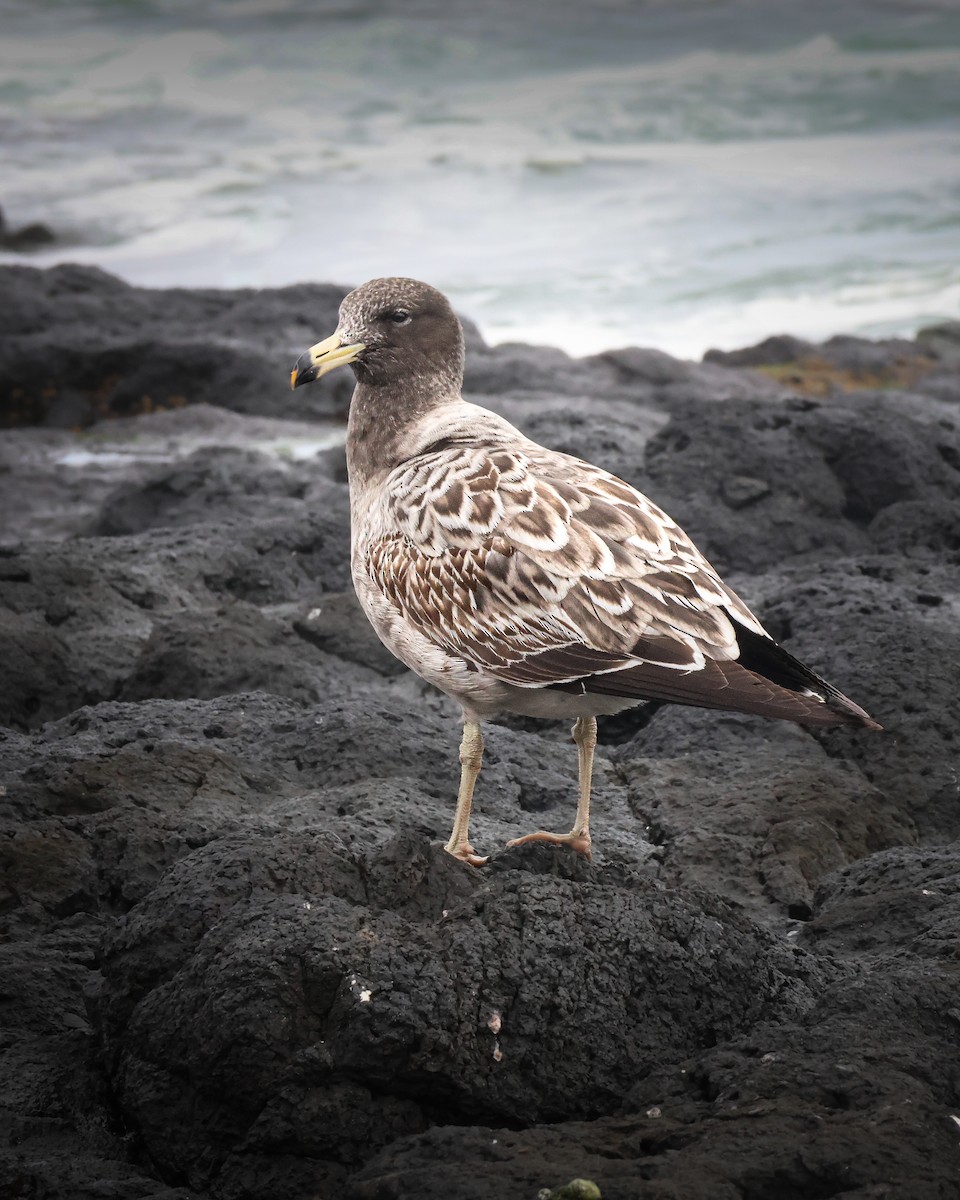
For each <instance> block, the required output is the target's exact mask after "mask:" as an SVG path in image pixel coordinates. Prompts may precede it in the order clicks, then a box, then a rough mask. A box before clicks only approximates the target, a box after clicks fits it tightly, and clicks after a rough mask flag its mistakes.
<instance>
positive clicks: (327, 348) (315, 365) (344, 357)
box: [290, 333, 366, 388]
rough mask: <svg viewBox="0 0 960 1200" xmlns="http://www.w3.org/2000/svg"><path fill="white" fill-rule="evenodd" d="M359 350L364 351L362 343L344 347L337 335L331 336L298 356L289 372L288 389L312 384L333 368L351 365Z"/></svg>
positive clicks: (364, 347)
mask: <svg viewBox="0 0 960 1200" xmlns="http://www.w3.org/2000/svg"><path fill="white" fill-rule="evenodd" d="M361 350H366V346H365V345H364V343H363V342H354V343H353V344H352V345H348V346H345V345H343V344H342V342H341V341H340V334H339V333H334V334H331V336H330V337H328V338H324V340H323V341H322V342H317V344H316V345H315V346H311V347H310V349H309V350H305V351H304V352H303V354H301V355H300V357H299V358H298V359H297V363H296V366H295V367H294V368H293V370H292V371H291V372H290V387H291V388H298V387H300V385H301V384H304V383H313V381H314V380H315V379H319V378H320V376H321V375H326V374H327V372H328V371H332V370H333V369H334V368H335V367H342V366H345V365H346V364H347V363H352V362H353V360H354V359H355V358H356V357H357V355H358V354H359V353H360V352H361Z"/></svg>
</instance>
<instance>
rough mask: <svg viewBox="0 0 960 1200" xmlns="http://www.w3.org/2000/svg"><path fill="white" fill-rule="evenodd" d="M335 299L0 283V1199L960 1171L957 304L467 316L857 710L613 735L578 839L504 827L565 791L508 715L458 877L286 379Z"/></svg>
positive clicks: (326, 474)
mask: <svg viewBox="0 0 960 1200" xmlns="http://www.w3.org/2000/svg"><path fill="white" fill-rule="evenodd" d="M342 290H343V289H339V288H334V287H325V286H317V287H307V286H304V287H299V288H288V289H283V290H281V291H277V292H264V293H253V292H238V293H227V292H212V291H210V292H184V291H173V292H148V291H141V290H139V289H136V288H130V287H128V286H127V285H125V284H123V283H121V282H120V281H119V280H116V279H112V278H111V277H109V276H106V275H104V274H102V273H101V272H97V271H93V270H89V269H86V268H83V269H81V268H76V267H61V268H56V269H54V270H51V271H47V272H41V271H35V270H30V269H28V268H9V269H6V270H4V271H0V295H2V297H3V300H4V311H5V312H8V313H11V314H12V317H11V320H10V322H9V323H8V325H7V327H6V329H5V331H4V341H3V345H2V348H0V399H2V403H3V413H4V422H5V424H6V425H7V426H9V429H8V431H7V433H6V435H5V444H4V446H3V448H2V451H0V501H2V503H0V508H2V511H3V515H4V526H3V531H2V540H0V663H2V664H3V681H2V687H0V722H2V725H0V764H2V778H0V784H2V787H3V794H2V796H0V805H2V808H0V831H2V840H0V868H2V870H0V923H2V929H3V935H4V936H3V945H2V946H0V998H2V999H0V1012H2V1027H3V1034H2V1038H0V1061H2V1077H3V1079H4V1081H5V1084H4V1088H3V1095H2V1096H0V1120H2V1124H3V1130H4V1138H3V1147H2V1149H0V1195H2V1196H4V1197H8V1196H9V1197H11V1198H17V1200H20V1198H22V1200H27V1198H31V1200H32V1198H35V1197H40V1196H43V1197H48V1198H63V1200H74V1198H83V1200H86V1198H90V1200H93V1197H104V1196H111V1197H115V1198H121V1200H134V1198H136V1200H141V1198H145V1197H151V1198H157V1200H159V1198H161V1197H162V1198H163V1200H275V1198H277V1197H283V1198H284V1200H288V1198H289V1200H308V1198H315V1197H323V1198H325V1200H340V1198H346V1200H385V1198H389V1197H394V1198H397V1200H399V1198H400V1197H413V1196H416V1197H418V1198H429V1197H435V1198H437V1200H441V1198H443V1200H452V1198H457V1200H459V1198H461V1197H463V1198H465V1200H487V1198H493V1197H511V1198H512V1197H517V1198H518V1200H522V1198H528V1197H529V1198H530V1200H533V1197H535V1196H536V1195H537V1193H538V1191H539V1190H540V1189H541V1188H548V1189H554V1190H556V1189H560V1188H562V1186H563V1185H565V1184H567V1183H569V1181H571V1180H573V1179H577V1178H581V1179H588V1180H592V1181H593V1182H594V1183H595V1184H596V1185H597V1187H598V1188H599V1189H600V1193H601V1195H602V1197H603V1200H628V1198H629V1200H636V1198H641V1200H727V1198H729V1200H773V1198H777V1200H780V1198H785V1200H807V1198H809V1200H826V1198H828V1197H841V1196H842V1197H845V1198H847V1197H849V1198H851V1200H878V1198H879V1197H891V1198H893V1197H896V1198H897V1200H953V1198H954V1197H956V1196H957V1195H960V1051H958V1049H957V1047H958V1045H960V1012H958V1005H957V999H956V997H957V988H958V957H957V945H958V940H960V899H958V897H960V789H958V782H957V780H958V776H957V746H956V737H957V729H958V727H960V700H958V695H957V687H956V679H957V672H958V666H960V638H958V634H957V629H958V627H960V625H958V617H960V524H958V520H957V515H956V514H957V512H958V511H960V509H958V501H960V441H958V437H960V432H958V431H960V409H958V407H957V405H958V402H960V390H958V389H957V387H956V384H955V380H956V369H957V366H958V364H960V338H958V336H957V331H956V328H955V327H954V326H949V325H948V326H943V327H939V328H938V329H936V330H931V331H927V332H926V333H924V334H923V335H921V337H920V338H918V340H917V341H916V342H908V341H904V340H894V341H891V342H887V343H883V342H877V343H872V342H869V343H868V342H863V341H862V340H858V339H849V338H844V339H832V340H831V342H828V343H826V344H825V345H824V346H822V347H813V346H809V345H807V344H805V343H800V342H798V341H797V340H796V339H792V338H786V337H784V338H779V339H772V340H771V341H770V342H768V343H764V344H763V345H762V346H760V347H754V348H752V349H751V350H749V351H743V352H738V354H737V355H719V354H711V355H710V356H709V359H710V361H708V362H705V363H703V364H695V363H681V362H677V361H675V360H673V359H670V358H669V357H667V356H666V355H663V354H661V353H659V352H657V351H653V350H642V349H636V348H634V349H624V350H620V351H614V352H610V353H607V354H603V355H598V356H595V357H593V358H588V359H582V360H577V359H570V358H568V357H566V356H565V355H564V354H563V353H562V352H560V351H555V350H548V349H544V348H537V347H529V346H515V345H514V346H507V347H488V346H485V345H484V344H483V342H482V339H480V337H479V335H478V334H477V333H476V331H475V330H473V329H470V330H469V331H468V333H469V337H468V386H469V388H470V389H471V391H472V393H473V394H474V395H475V396H476V398H477V399H478V400H480V401H481V402H482V403H486V404H488V405H490V406H492V407H495V408H497V409H498V411H501V412H503V413H505V414H506V415H508V416H509V417H510V418H511V419H512V420H514V421H516V422H517V423H518V424H520V425H521V426H522V427H523V428H524V429H525V430H527V431H528V432H529V433H531V435H532V436H534V437H537V438H538V439H540V440H542V441H545V442H547V443H549V444H551V445H554V446H557V447H559V448H561V449H564V450H568V451H570V452H573V453H579V454H582V455H584V456H586V457H589V458H592V459H594V460H596V461H598V462H601V463H603V464H604V465H606V466H608V467H611V468H612V469H614V470H616V471H617V472H619V473H620V474H622V475H624V476H625V477H626V478H628V479H630V480H631V482H633V483H636V484H639V485H640V486H641V487H643V488H644V489H645V490H647V491H648V492H649V493H650V494H651V495H652V496H653V497H654V498H655V499H656V500H657V501H658V502H660V503H661V504H663V505H664V506H665V507H667V508H668V509H669V510H670V511H671V512H673V513H674V515H675V516H677V518H678V519H680V520H681V521H682V522H683V523H684V524H685V526H686V527H687V528H688V530H689V532H691V534H693V535H694V536H695V538H696V539H697V541H698V542H699V543H700V545H701V546H702V547H703V548H704V549H705V550H707V551H708V552H709V553H710V554H711V555H712V556H713V558H714V560H715V562H716V564H717V565H718V566H719V567H721V568H722V569H723V571H724V572H726V573H727V575H728V577H729V578H730V579H731V582H733V583H734V584H735V586H737V587H738V589H739V590H740V591H741V592H742V593H743V594H744V595H745V596H746V597H747V598H748V599H749V600H750V601H751V602H752V603H753V604H754V605H755V607H756V608H757V609H758V611H759V612H760V613H761V614H762V616H763V617H764V619H765V620H766V622H767V624H768V626H769V627H770V629H771V631H772V632H774V634H775V635H776V636H778V637H779V638H780V639H781V640H783V641H784V642H785V643H786V644H787V645H788V647H789V648H790V649H791V650H793V651H794V652H795V653H797V654H798V655H800V656H801V657H803V658H804V659H805V660H806V661H808V662H810V663H811V665H813V666H814V667H816V668H817V669H819V670H821V671H822V672H823V673H824V674H825V675H826V676H827V677H828V678H830V679H832V680H834V681H835V682H837V683H838V684H839V685H840V686H841V687H843V688H844V690H846V691H848V692H849V694H850V695H852V696H854V697H855V698H856V699H857V700H858V701H859V702H861V703H862V704H863V705H864V706H865V707H866V708H867V709H868V710H869V711H871V712H873V713H874V714H875V715H876V716H877V717H878V719H879V720H881V721H882V722H883V724H884V726H885V727H886V732H885V733H884V734H880V735H873V736H871V735H868V734H857V733H851V732H848V731H836V732H828V733H825V734H820V735H817V737H814V736H812V735H811V734H810V733H808V732H806V731H804V730H802V729H799V728H796V727H793V726H784V725H776V724H768V723H765V722H763V721H760V720H755V719H752V718H746V717H740V716H736V715H730V714H722V713H707V712H699V711H695V710H689V709H687V710H684V709H675V708H670V707H669V706H664V707H661V708H659V709H658V710H655V709H653V708H651V709H649V710H647V709H639V710H635V711H634V712H632V713H630V714H627V715H625V716H621V717H619V718H616V719H611V720H609V721H607V722H605V723H603V725H602V728H601V743H602V744H601V747H600V752H599V755H598V770H597V783H596V799H595V840H596V847H597V854H596V859H595V861H594V862H593V863H592V864H587V863H584V862H582V861H580V860H578V859H576V858H575V857H573V856H571V855H569V854H567V853H564V852H561V851H560V850H556V849H552V848H547V847H544V846H539V847H536V846H535V847H522V848H517V849H515V850H512V851H506V850H499V851H498V847H502V845H503V843H504V842H505V841H506V840H508V839H509V838H510V837H513V836H516V835H518V834H520V833H523V832H528V831H529V830H530V829H532V828H534V827H536V826H540V825H543V826H546V827H555V828H563V827H565V826H566V823H567V822H568V821H569V819H570V816H571V814H572V810H573V806H574V793H575V752H574V748H573V747H572V746H571V744H570V742H569V739H568V736H567V731H566V730H565V729H563V728H561V727H559V726H553V725H549V724H546V723H537V722H532V721H521V720H513V721H504V722H503V723H502V724H499V725H498V726H496V727H493V728H491V729H490V730H489V731H488V736H487V746H488V753H487V759H486V764H485V768H484V771H483V774H482V776H481V780H480V784H479V788H478V795H477V810H476V817H475V826H474V832H475V835H476V837H475V840H476V843H477V845H478V846H479V847H481V848H482V849H483V850H485V851H490V852H491V853H492V858H491V861H490V863H489V865H488V866H487V867H486V868H484V869H483V870H480V871H475V870H471V869H469V868H466V867H464V866H463V865H462V864H459V863H456V862H454V861H453V860H452V859H450V858H449V857H448V856H446V855H445V854H444V853H443V852H442V850H441V849H440V843H441V842H442V841H443V840H444V839H445V838H446V836H447V834H448V831H449V822H450V820H451V816H452V808H453V796H454V793H455V789H456V781H457V772H458V764H457V756H456V744H457V736H458V730H457V723H456V717H455V714H454V713H453V712H452V710H451V709H450V707H449V706H448V704H447V703H446V701H444V700H443V698H442V697H439V696H437V695H436V694H434V693H431V692H430V691H429V690H428V689H427V688H426V687H425V686H424V685H422V684H421V683H420V682H419V681H418V680H416V679H415V678H414V677H412V676H411V675H409V674H408V673H407V672H406V671H405V670H403V669H402V668H401V666H400V665H399V664H398V663H397V662H396V661H395V660H393V659H392V658H391V657H390V656H389V655H388V654H387V653H386V652H385V651H384V650H383V648H382V647H381V646H380V644H379V643H378V642H377V640H376V638H375V637H374V635H373V634H372V632H371V631H370V630H369V628H368V627H367V625H366V623H365V621H364V619H363V617H362V615H361V614H360V612H359V609H358V608H357V605H356V602H355V600H354V599H353V596H352V592H351V589H350V582H349V562H348V560H349V529H348V525H349V518H348V504H347V493H346V486H345V476H344V468H343V455H342V449H341V448H340V447H339V446H338V438H340V437H342V430H340V429H339V428H338V426H337V425H336V423H335V420H336V419H337V418H339V417H341V416H342V414H343V412H344V407H345V403H346V399H347V396H348V393H349V377H343V378H341V379H340V380H337V377H336V376H334V377H333V379H332V380H331V381H330V384H331V386H330V388H329V389H328V390H326V391H323V390H320V389H318V390H316V391H314V389H302V391H303V392H307V393H313V394H312V395H307V396H304V397H302V400H301V393H299V392H298V393H297V394H296V396H295V397H291V394H290V393H289V391H287V390H286V380H285V369H286V367H287V365H288V363H289V361H291V360H292V358H293V357H294V356H295V354H296V353H297V352H299V350H300V349H302V346H303V345H305V344H307V343H308V342H309V341H311V340H312V339H314V338H315V337H317V336H319V335H320V334H322V333H325V332H327V330H328V329H329V328H331V327H332V324H333V322H334V320H335V310H336V305H337V302H338V299H339V297H340V295H341V294H342ZM294 403H296V404H297V405H298V407H293V405H294ZM302 404H308V405H311V406H312V407H310V408H304V407H302V406H301V405H302ZM164 410H168V411H164ZM107 417H110V418H112V419H110V420H106V419H104V418H107ZM321 417H323V418H334V420H330V419H327V420H326V421H325V422H320V423H313V422H310V421H305V420H304V418H321ZM71 427H75V428H71Z"/></svg>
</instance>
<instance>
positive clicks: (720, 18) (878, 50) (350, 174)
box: [0, 0, 960, 357]
mask: <svg viewBox="0 0 960 1200" xmlns="http://www.w3.org/2000/svg"><path fill="white" fill-rule="evenodd" d="M0 157H2V171H0V204H2V205H3V206H4V209H5V211H6V215H7V217H8V219H9V221H10V223H11V224H18V223H22V222H27V221H31V220H42V221H45V222H47V223H48V224H50V225H51V226H53V227H54V228H55V229H56V230H57V231H59V232H60V233H61V234H62V236H63V238H64V242H63V243H62V244H60V245H57V246H56V247H53V248H51V249H50V250H46V251H44V252H42V253H40V254H33V255H31V256H30V258H29V260H28V261H31V262H35V263H37V264H39V265H46V264H48V263H53V262H58V261H67V260H69V261H81V262H87V263H94V264H97V265H100V266H102V267H104V268H105V269H107V270H110V271H114V272H116V273H117V274H119V275H121V276H123V277H124V278H126V279H129V280H130V281H132V282H135V283H141V284H149V285H158V286H166V285H174V284H178V285H179V284H183V285H208V286H221V287H232V286H240V285H252V286H262V285H279V284H285V283H292V282H296V281H301V280H324V281H327V280H334V281H338V282H342V283H344V284H353V283H359V282H362V281H363V280H364V279H367V278H370V277H371V276H374V275H385V274H404V275H414V276H417V277H420V278H423V279H426V280H428V281H430V282H432V283H434V284H436V285H437V286H439V287H441V288H442V289H444V290H445V291H447V292H448V293H450V294H451V296H452V298H453V299H454V302H455V303H456V304H457V306H458V307H459V308H460V309H461V311H463V312H466V313H468V314H470V315H471V316H472V317H474V319H476V320H477V321H478V323H479V324H480V327H481V329H482V330H483V332H484V334H485V335H486V336H487V337H488V338H489V339H490V340H492V341H503V340H525V341H539V342H545V343H550V344H554V345H562V346H564V347H565V348H566V349H567V350H569V351H570V352H571V353H574V354H578V353H589V352H593V351H595V350H598V349H601V348H605V347H610V346H615V345H624V344H628V343H631V344H643V345H655V346H659V347H661V348H663V349H665V350H668V351H670V352H672V353H676V354H681V355H685V356H690V357H697V356H699V355H700V354H702V352H703V351H704V350H705V349H706V348H708V347H710V346H719V347H732V346H736V345H744V344H747V343H749V342H751V341H755V340H757V339H759V338H761V337H763V336H766V335H768V334H771V333H777V332H783V331H787V332H791V333H795V334H798V335H800V336H806V337H811V338H818V337H824V336H828V335H829V334H832V333H836V332H841V331H847V332H865V333H868V334H882V333H892V332H909V331H912V330H914V329H916V328H917V327H918V326H919V325H922V324H924V323H928V322H930V321H934V320H938V319H942V318H946V317H956V316H957V315H960V5H958V4H956V3H953V2H949V3H947V2H944V3H935V2H934V0H844V2H843V3H838V2H837V0H833V2H832V3H820V2H818V0H810V2H804V3H799V2H798V0H715V2H708V0H645V2H632V0H631V2H628V0H591V2H590V3H583V2H578V3H573V2H571V0H550V2H546V0H539V2H538V3H523V2H522V0H514V2H513V3H507V2H506V0H491V2H490V3H487V2H478V0H447V2H445V3H439V2H434V0H402V2H401V0H341V2H337V0H330V2H327V3H317V4H310V3H307V2H306V0H217V2H209V3H204V2H203V0H193V2H189V3H188V2H187V0H100V2H97V3H91V2H70V0H61V2H55V0H0ZM0 260H3V261H24V259H23V258H17V257H16V256H13V255H11V254H2V255H0ZM321 332H325V331H323V330H318V333H321Z"/></svg>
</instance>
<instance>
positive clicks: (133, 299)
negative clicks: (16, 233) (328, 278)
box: [0, 266, 353, 427]
mask: <svg viewBox="0 0 960 1200" xmlns="http://www.w3.org/2000/svg"><path fill="white" fill-rule="evenodd" d="M346 291H347V289H346V288H340V287H334V286H332V285H315V284H299V285H296V286H294V287H286V288H275V289H271V290H267V289H264V290H260V291H254V290H253V289H245V290H240V291H218V290H216V289H213V288H209V289H204V290H190V289H185V288H169V289H164V290H154V289H149V288H135V287H131V286H130V285H129V284H126V283H124V282H123V281H122V280H120V279H117V278H116V277H115V276H113V275H108V274H106V273H105V272H103V271H100V270H97V269H96V268H95V267H80V266H62V267H53V268H51V269H50V270H47V271H39V270H36V269H35V268H31V267H5V268H3V269H2V270H0V310H2V311H3V312H4V314H5V320H4V340H3V346H2V350H0V414H2V418H0V422H2V424H4V425H8V426H11V425H21V424H34V423H41V424H43V423H46V424H51V425H60V426H71V427H74V426H83V425H89V424H90V423H91V422H93V421H97V420H99V419H101V418H103V417H111V416H127V415H133V414H136V413H143V412H154V411H158V410H163V409H170V408H178V407H181V406H182V405H184V404H196V403H211V404H219V405H221V406H222V407H224V408H230V409H235V410H236V411H237V412H247V413H251V412H256V413H264V414H266V413H276V414H278V415H287V416H291V417H304V416H307V417H316V416H330V415H333V414H343V413H344V412H345V411H346V409H347V406H348V404H349V399H350V393H351V392H352V390H353V389H352V383H351V381H350V379H349V377H348V376H346V375H345V374H344V375H341V376H339V377H337V376H335V377H334V378H333V380H323V381H321V382H320V383H319V384H318V385H317V386H316V387H315V388H301V389H300V391H299V392H297V393H296V394H295V395H294V394H291V392H290V389H289V374H288V373H289V369H290V367H291V366H292V365H293V363H294V362H295V360H296V358H297V356H298V355H299V354H300V353H301V352H302V350H303V349H304V348H305V347H306V346H308V345H310V344H311V343H312V342H314V341H316V340H317V338H318V337H320V336H325V334H326V332H327V331H328V330H332V329H333V328H335V326H336V323H337V309H338V307H339V304H340V301H341V300H342V299H343V296H344V295H345V294H346Z"/></svg>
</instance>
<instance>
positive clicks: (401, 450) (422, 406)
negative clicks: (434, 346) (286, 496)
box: [347, 376, 460, 480]
mask: <svg viewBox="0 0 960 1200" xmlns="http://www.w3.org/2000/svg"><path fill="white" fill-rule="evenodd" d="M459 398H460V386H459V383H458V382H455V381H454V380H452V379H447V378H446V377H442V376H431V377H429V378H427V377H425V376H414V377H410V376H408V377H407V378H406V379H405V380H404V382H403V387H402V388H399V387H398V386H397V383H396V381H395V380H393V381H391V382H384V383H378V382H376V381H370V380H365V379H362V380H361V381H360V382H358V384H357V386H356V389H355V391H354V393H353V399H352V400H351V402H350V417H349V420H348V422H347V470H348V472H349V474H350V478H351V480H353V479H354V478H361V479H369V478H372V477H374V476H377V475H385V474H388V473H389V472H390V471H392V470H393V468H394V467H396V466H398V465H399V464H400V463H401V462H403V461H404V460H405V459H406V458H408V457H409V455H410V452H411V445H410V442H411V436H410V435H411V433H412V430H413V429H414V427H415V426H417V425H419V424H420V422H421V421H422V420H423V419H424V418H425V417H428V416H429V414H430V413H431V412H432V411H433V410H434V409H440V408H442V407H444V406H445V405H448V404H449V403H450V401H451V400H454V399H459Z"/></svg>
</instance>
